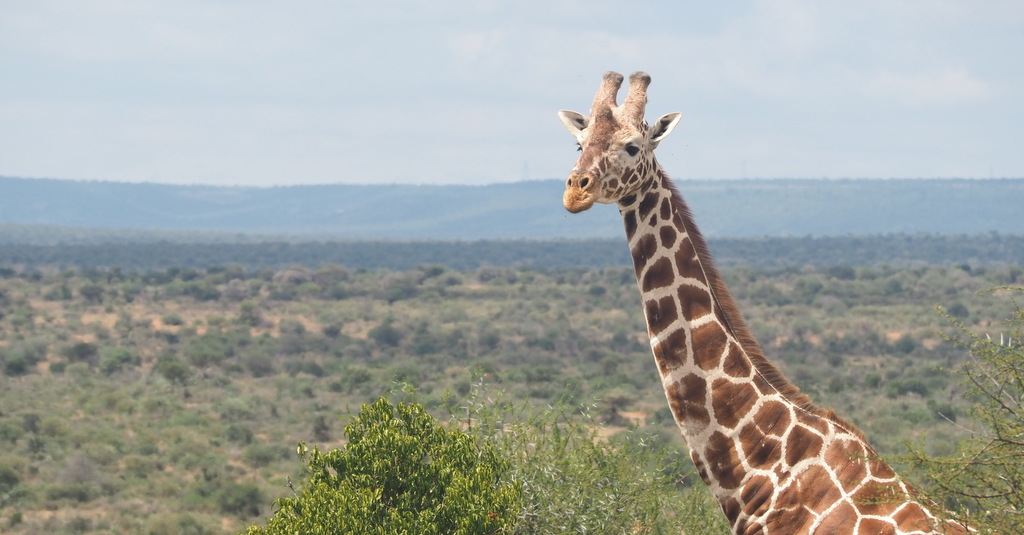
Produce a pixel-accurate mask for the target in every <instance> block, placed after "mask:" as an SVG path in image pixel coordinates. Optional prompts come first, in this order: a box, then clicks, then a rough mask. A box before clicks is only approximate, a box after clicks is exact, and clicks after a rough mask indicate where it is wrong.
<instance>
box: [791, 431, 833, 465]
mask: <svg viewBox="0 0 1024 535" xmlns="http://www.w3.org/2000/svg"><path fill="white" fill-rule="evenodd" d="M783 442H784V443H785V448H786V464H788V465H790V466H794V465H796V463H798V462H800V461H801V460H802V459H807V458H812V457H817V456H818V454H819V453H820V452H821V447H822V446H823V445H824V444H823V441H822V439H821V437H820V436H818V435H816V434H815V433H813V432H811V431H810V430H808V429H807V428H806V427H804V426H802V425H797V426H794V427H793V428H792V429H790V431H789V433H788V434H787V435H786V438H785V440H784V441H783Z"/></svg>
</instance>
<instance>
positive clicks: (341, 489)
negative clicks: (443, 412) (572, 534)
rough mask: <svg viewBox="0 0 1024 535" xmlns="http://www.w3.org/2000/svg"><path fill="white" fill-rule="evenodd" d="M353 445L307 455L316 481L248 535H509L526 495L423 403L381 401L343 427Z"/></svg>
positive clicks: (488, 450)
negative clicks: (296, 534) (262, 525)
mask: <svg viewBox="0 0 1024 535" xmlns="http://www.w3.org/2000/svg"><path fill="white" fill-rule="evenodd" d="M345 434H346V435H347V436H348V440H349V441H348V443H347V444H346V445H345V446H344V447H342V448H338V449H333V450H329V451H327V452H321V451H320V450H319V448H317V447H314V448H313V449H312V450H309V449H308V448H307V447H306V446H305V445H304V444H300V445H299V454H300V455H301V456H302V457H303V459H304V460H305V462H306V463H307V470H308V478H307V480H306V482H305V484H304V485H303V490H302V493H301V494H299V495H297V496H294V497H290V498H281V499H280V500H278V501H277V506H278V510H277V513H276V514H275V515H274V517H273V518H271V519H270V520H269V521H268V522H267V526H266V527H265V528H260V527H250V528H249V530H248V531H246V533H247V534H248V535H257V534H266V535H275V534H281V535H284V534H289V535H290V534H292V533H307V534H328V533H332V534H333V533H338V534H341V533H344V534H359V533H367V534H369V533H374V534H391V533H394V534H400V533H422V534H433V533H436V534H440V533H445V534H448V533H451V534H458V535H472V534H485V533H509V532H510V531H509V530H510V528H511V526H512V525H513V524H514V522H515V519H516V517H517V515H518V513H519V509H520V506H521V505H520V504H521V502H520V499H521V490H520V486H519V484H518V483H517V482H516V481H513V480H511V479H510V477H509V475H510V474H509V463H508V461H506V460H504V459H502V458H500V457H499V456H498V454H497V452H496V450H495V449H494V447H493V446H492V445H491V444H489V443H487V442H484V441H479V440H475V439H474V437H473V436H471V435H468V434H466V433H463V432H461V431H459V430H457V429H446V428H445V427H443V426H440V425H438V424H437V422H436V421H435V420H434V419H433V418H432V417H431V416H430V415H429V414H428V413H427V412H426V411H425V410H424V409H423V407H422V406H420V405H418V404H415V403H398V404H397V405H392V404H391V403H390V402H389V401H388V400H387V399H386V398H383V397H382V398H380V399H379V400H377V401H376V402H374V403H373V404H372V405H364V406H363V408H362V410H361V411H360V413H359V415H358V417H357V418H356V419H355V420H354V421H353V422H352V423H350V424H349V425H347V426H346V427H345Z"/></svg>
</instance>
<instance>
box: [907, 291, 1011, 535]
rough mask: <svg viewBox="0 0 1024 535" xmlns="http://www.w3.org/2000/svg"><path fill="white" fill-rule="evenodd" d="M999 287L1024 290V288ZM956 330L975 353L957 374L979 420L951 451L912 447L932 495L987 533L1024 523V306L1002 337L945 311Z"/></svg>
mask: <svg viewBox="0 0 1024 535" xmlns="http://www.w3.org/2000/svg"><path fill="white" fill-rule="evenodd" d="M997 290H998V291H1009V292H1014V293H1017V294H1021V293H1024V288H1019V287H1017V288H999V289H997ZM944 315H945V317H946V319H947V320H949V322H950V323H951V324H952V325H954V326H955V327H956V329H957V332H956V333H955V334H954V335H953V336H950V337H949V340H951V341H952V342H954V343H956V344H957V345H959V346H960V347H962V348H963V349H964V350H965V351H966V352H967V353H968V355H969V359H968V360H967V362H965V363H964V364H963V366H961V367H960V368H959V369H957V370H956V373H957V374H958V375H959V376H960V377H961V382H962V384H963V385H964V386H965V387H966V388H967V396H968V397H969V398H970V399H971V400H972V401H973V405H972V406H971V408H970V412H969V413H970V415H971V416H972V417H973V418H974V420H975V421H976V422H977V423H978V424H979V425H980V428H978V429H975V430H973V433H972V434H971V436H970V437H969V438H967V439H966V440H964V441H963V442H961V443H960V444H959V447H958V449H957V451H956V452H955V453H954V454H952V455H948V456H931V455H928V454H927V453H925V452H924V450H923V448H918V447H912V448H911V451H910V455H909V457H910V460H911V461H912V463H913V464H914V466H915V467H916V468H917V469H919V470H921V471H923V472H925V474H926V477H927V478H928V480H929V481H930V482H931V488H932V495H933V496H934V497H935V498H936V499H937V500H938V501H940V502H941V503H943V504H944V505H946V506H947V507H950V509H951V510H952V511H953V513H952V515H953V516H954V517H955V518H956V519H960V520H966V522H967V523H968V524H969V525H971V527H973V528H975V529H977V530H978V531H979V532H982V533H989V532H991V533H1021V532H1022V530H1024V345H1022V340H1024V310H1021V308H1020V307H1019V306H1017V307H1015V312H1014V313H1013V314H1012V315H1011V317H1010V318H1009V319H1007V320H1006V321H1005V322H1004V327H1005V329H1006V330H1005V331H1004V332H1003V333H1001V334H1000V335H999V336H998V337H997V338H992V337H990V336H989V335H981V334H978V333H975V332H972V331H970V330H968V328H967V327H966V326H965V325H964V324H963V323H962V322H961V321H960V320H959V319H957V318H956V317H955V316H954V315H953V314H950V313H944Z"/></svg>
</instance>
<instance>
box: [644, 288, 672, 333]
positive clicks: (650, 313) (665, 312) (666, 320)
mask: <svg viewBox="0 0 1024 535" xmlns="http://www.w3.org/2000/svg"><path fill="white" fill-rule="evenodd" d="M645 308H646V314H647V325H648V326H650V329H651V332H652V333H659V332H661V331H664V330H665V328H666V327H668V326H669V325H671V324H672V322H674V321H676V320H677V319H678V318H679V315H678V312H676V304H675V301H674V300H673V299H672V296H665V297H662V298H661V299H652V300H650V301H648V302H647V303H646V304H645Z"/></svg>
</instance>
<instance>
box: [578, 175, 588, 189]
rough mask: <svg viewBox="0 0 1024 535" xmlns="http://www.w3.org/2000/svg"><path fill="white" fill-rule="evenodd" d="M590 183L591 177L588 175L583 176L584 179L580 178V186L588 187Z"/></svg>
mask: <svg viewBox="0 0 1024 535" xmlns="http://www.w3.org/2000/svg"><path fill="white" fill-rule="evenodd" d="M589 184H590V177H586V176H585V177H583V180H580V187H581V188H586V187H587V185H589Z"/></svg>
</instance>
